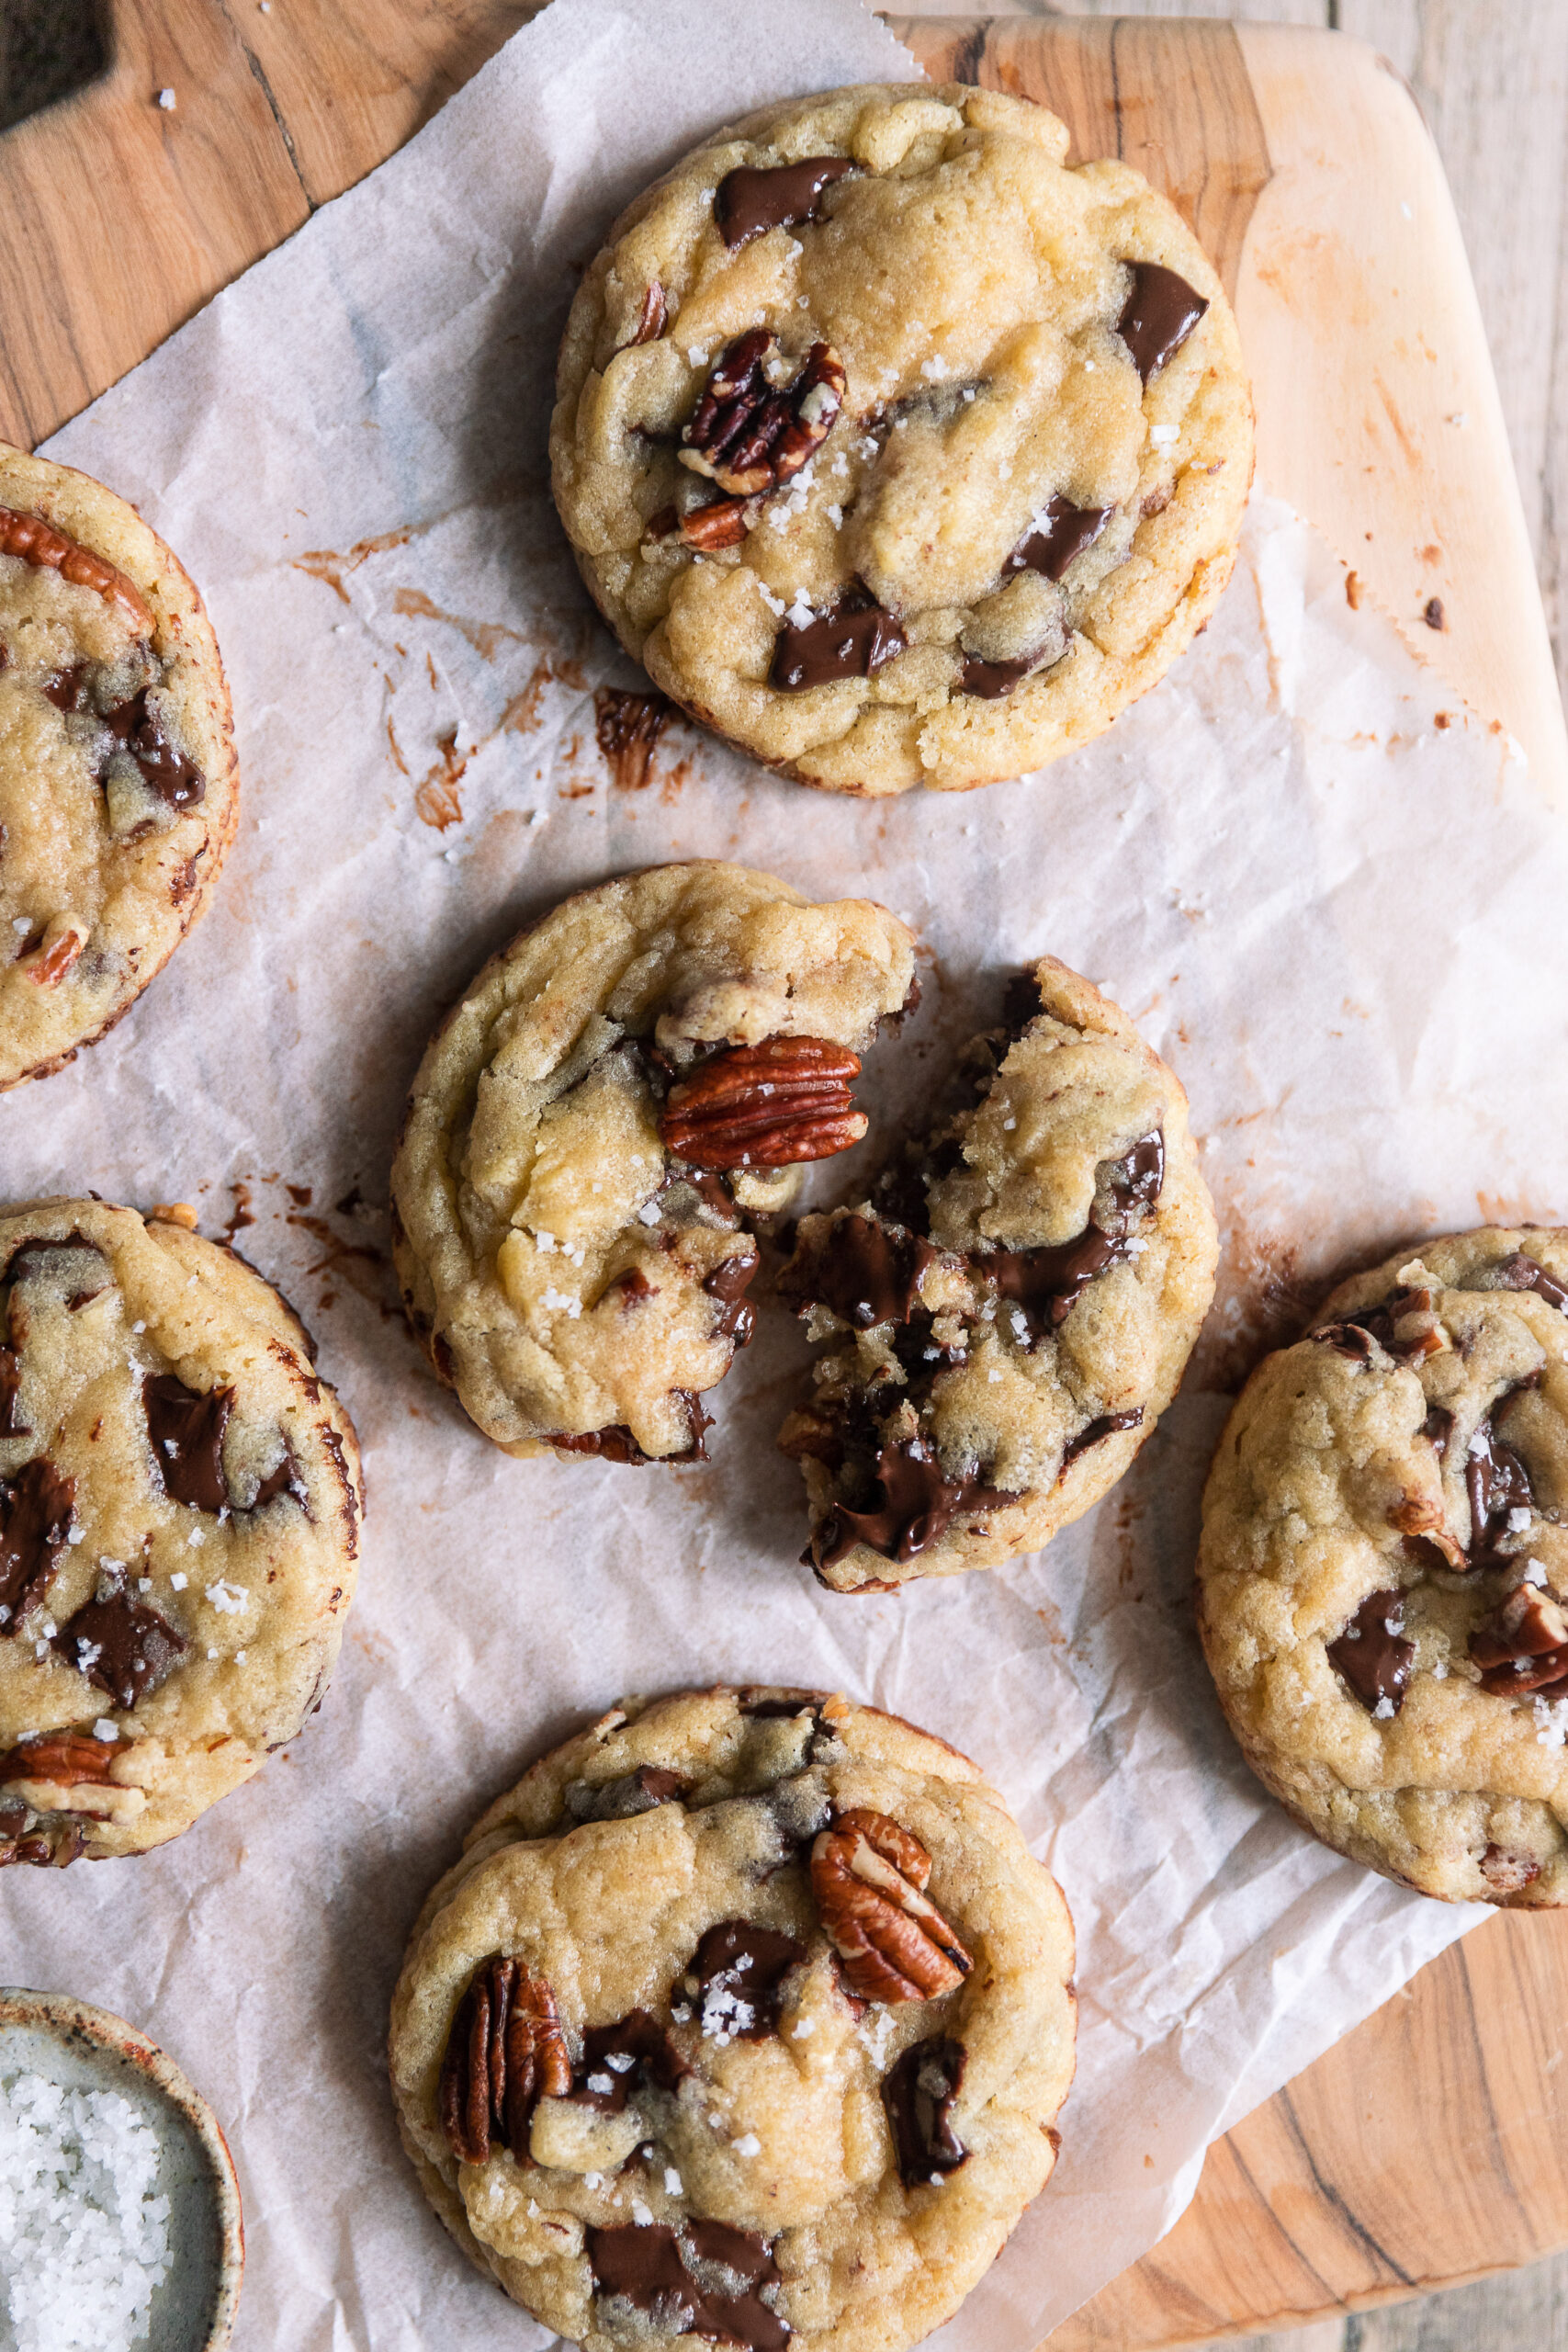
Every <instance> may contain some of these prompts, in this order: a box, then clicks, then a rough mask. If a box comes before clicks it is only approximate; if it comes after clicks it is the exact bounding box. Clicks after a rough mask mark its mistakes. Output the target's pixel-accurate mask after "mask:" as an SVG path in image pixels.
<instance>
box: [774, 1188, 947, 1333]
mask: <svg viewBox="0 0 1568 2352" xmlns="http://www.w3.org/2000/svg"><path fill="white" fill-rule="evenodd" d="M937 1255H938V1253H937V1251H936V1250H934V1249H933V1248H932V1247H931V1243H930V1242H929V1241H926V1240H922V1239H921V1238H920V1237H919V1235H918V1234H913V1233H906V1234H895V1233H890V1232H889V1231H888V1229H887V1227H886V1226H885V1225H883V1224H881V1223H880V1222H879V1221H877V1220H876V1219H874V1218H872V1217H865V1216H844V1217H840V1218H839V1219H838V1221H837V1222H836V1223H835V1224H833V1225H831V1226H829V1228H828V1231H827V1233H826V1234H825V1235H823V1236H821V1237H820V1238H818V1239H817V1240H816V1241H814V1242H812V1243H809V1244H807V1245H806V1246H805V1247H804V1248H800V1249H797V1250H796V1251H795V1257H794V1259H793V1260H792V1261H791V1262H790V1264H789V1265H787V1266H786V1267H785V1268H784V1272H783V1273H782V1274H781V1275H780V1276H779V1281H778V1291H779V1296H780V1297H781V1298H782V1299H784V1301H785V1302H786V1303H787V1304H788V1305H789V1306H793V1307H794V1308H795V1310H796V1312H797V1313H800V1314H804V1313H805V1312H806V1311H807V1308H808V1307H811V1306H826V1307H829V1308H830V1309H831V1310H832V1312H833V1313H834V1314H835V1315H836V1316H837V1317H839V1319H840V1322H842V1323H848V1324H851V1325H852V1327H853V1328H854V1329H856V1330H857V1331H866V1330H870V1329H872V1327H873V1326H874V1324H877V1323H907V1322H908V1319H909V1317H910V1315H911V1314H912V1313H913V1312H914V1310H915V1308H916V1306H917V1305H918V1303H919V1283H920V1276H921V1275H922V1274H923V1273H924V1272H925V1270H926V1268H927V1267H928V1266H931V1265H934V1264H935V1262H936V1259H937Z"/></svg>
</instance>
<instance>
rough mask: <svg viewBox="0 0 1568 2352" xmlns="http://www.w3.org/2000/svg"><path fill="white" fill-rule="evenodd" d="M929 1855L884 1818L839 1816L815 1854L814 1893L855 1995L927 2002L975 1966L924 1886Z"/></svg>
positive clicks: (864, 1814)
mask: <svg viewBox="0 0 1568 2352" xmlns="http://www.w3.org/2000/svg"><path fill="white" fill-rule="evenodd" d="M930 1878H931V1856H930V1855H929V1854H928V1853H927V1851H926V1849H925V1848H924V1847H923V1846H922V1845H921V1843H920V1841H919V1838H916V1837H914V1836H912V1835H911V1833H910V1832H909V1831H908V1829H905V1828H903V1827H901V1826H900V1825H899V1824H898V1823H897V1821H892V1820H889V1818H888V1816H887V1815H886V1814H885V1813H871V1812H867V1811H865V1810H864V1809H863V1808H860V1807H857V1808H855V1809H854V1810H852V1812H849V1813H841V1814H840V1815H839V1817H838V1819H837V1820H836V1821H835V1822H834V1824H833V1826H832V1827H831V1828H830V1829H825V1830H824V1831H823V1832H822V1834H821V1836H820V1837H819V1838H818V1840H817V1842H816V1844H815V1845H814V1846H813V1847H812V1849H811V1892H812V1894H813V1895H814V1896H815V1898H816V1902H817V1908H818V1912H819V1913H820V1915H821V1919H822V1925H823V1927H824V1928H826V1929H827V1932H828V1939H829V1942H830V1943H831V1945H832V1947H833V1949H834V1951H836V1952H837V1953H838V1955H839V1959H840V1962H841V1963H842V1968H843V1976H844V1982H845V1984H846V1985H848V1987H849V1989H850V1991H851V1992H852V1993H856V1994H859V1995H860V1996H861V1998H862V1999H863V2000H868V2001H929V2000H932V1999H934V1998H935V1997H936V1996H937V1995H938V1994H941V1993H951V1992H953V1991H954V1990H955V1989H956V1987H957V1986H958V1985H962V1984H963V1982H964V1978H965V1977H966V1976H967V1975H968V1973H969V1971H970V1970H971V1969H972V1968H973V1966H974V1965H975V1963H974V1961H973V1960H972V1958H971V1957H970V1955H969V1953H968V1952H967V1951H965V1950H964V1946H963V1944H962V1943H960V1941H959V1939H958V1938H957V1937H956V1936H955V1935H954V1933H953V1929H952V1928H950V1927H949V1926H948V1924H947V1921H946V1920H945V1919H944V1918H943V1917H942V1913H941V1912H940V1911H939V1910H938V1909H937V1907H936V1905H935V1904H934V1903H931V1902H929V1901H928V1900H927V1897H926V1894H925V1889H926V1886H927V1883H929V1881H930Z"/></svg>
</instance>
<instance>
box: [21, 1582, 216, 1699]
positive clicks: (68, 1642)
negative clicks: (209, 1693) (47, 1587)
mask: <svg viewBox="0 0 1568 2352" xmlns="http://www.w3.org/2000/svg"><path fill="white" fill-rule="evenodd" d="M99 1589H100V1591H101V1590H102V1587H101V1586H100V1588H99ZM54 1646H55V1648H56V1649H57V1650H58V1651H59V1653H60V1655H61V1657H62V1658H63V1659H64V1660H65V1663H66V1665H67V1666H73V1667H74V1668H76V1671H77V1672H78V1674H83V1675H85V1677H86V1679H87V1680H88V1681H89V1682H92V1683H96V1686H97V1688H98V1689H99V1690H100V1691H107V1692H108V1695H109V1697H110V1698H111V1699H112V1700H113V1702H114V1703H115V1705H116V1706H117V1707H125V1708H130V1707H134V1706H135V1705H136V1704H137V1703H138V1702H139V1701H141V1700H142V1699H144V1698H145V1697H146V1696H147V1693H148V1692H149V1691H156V1689H157V1688H158V1685H159V1684H160V1683H161V1682H164V1681H166V1680H167V1679H168V1678H169V1676H170V1675H171V1674H172V1673H173V1672H174V1670H175V1667H176V1666H178V1664H179V1662H180V1660H181V1658H182V1657H184V1655H185V1653H186V1649H187V1648H188V1647H189V1644H188V1643H187V1642H186V1638H185V1635H184V1634H179V1633H176V1632H175V1628H174V1627H173V1625H171V1624H170V1623H169V1622H168V1619H167V1618H166V1617H160V1616H159V1614H158V1611H156V1610H155V1609H149V1608H147V1607H146V1605H145V1604H144V1603H143V1602H142V1601H140V1600H131V1598H130V1594H129V1593H128V1592H124V1591H111V1592H109V1593H108V1594H107V1596H106V1598H105V1599H103V1600H89V1601H88V1602H87V1604H86V1606H85V1608H83V1609H78V1611H76V1614H75V1616H74V1617H73V1618H72V1620H71V1622H70V1623H69V1624H67V1625H64V1626H62V1628H61V1630H60V1632H59V1633H58V1634H56V1635H55V1637H54Z"/></svg>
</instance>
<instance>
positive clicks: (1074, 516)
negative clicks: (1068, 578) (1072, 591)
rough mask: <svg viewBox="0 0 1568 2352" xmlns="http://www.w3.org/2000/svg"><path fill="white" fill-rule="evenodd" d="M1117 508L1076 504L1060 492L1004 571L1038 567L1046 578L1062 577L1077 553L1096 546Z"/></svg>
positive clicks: (1024, 537) (1048, 504)
mask: <svg viewBox="0 0 1568 2352" xmlns="http://www.w3.org/2000/svg"><path fill="white" fill-rule="evenodd" d="M1115 511H1116V510H1115V508H1114V507H1113V506H1075V505H1074V504H1073V502H1072V500H1071V499H1070V498H1063V497H1062V496H1060V494H1058V495H1057V496H1056V497H1055V498H1053V499H1051V500H1049V501H1048V502H1047V503H1046V505H1045V507H1044V509H1043V513H1042V514H1040V515H1036V516H1035V517H1034V520H1033V521H1032V524H1031V525H1030V526H1029V529H1028V530H1027V531H1026V532H1025V533H1024V535H1023V537H1022V538H1021V539H1020V541H1019V543H1018V545H1017V547H1015V548H1014V549H1013V551H1012V553H1011V554H1010V556H1009V558H1008V560H1007V561H1006V563H1005V564H1004V565H1003V566H1002V569H1003V571H1038V572H1041V573H1043V576H1044V577H1045V578H1046V579H1047V580H1060V578H1061V576H1062V574H1063V572H1064V571H1066V568H1067V566H1068V564H1069V563H1071V562H1072V560H1073V559H1074V557H1075V556H1080V555H1082V554H1083V552H1084V550H1085V548H1091V547H1093V545H1094V543H1095V541H1096V539H1098V538H1099V537H1100V533H1101V532H1102V531H1103V530H1104V528H1105V526H1106V525H1107V523H1109V521H1110V520H1111V515H1113V514H1114V513H1115Z"/></svg>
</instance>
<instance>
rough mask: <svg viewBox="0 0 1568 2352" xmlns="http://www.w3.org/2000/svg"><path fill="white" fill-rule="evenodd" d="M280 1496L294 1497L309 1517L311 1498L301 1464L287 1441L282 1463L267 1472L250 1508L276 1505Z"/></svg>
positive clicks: (259, 1508)
mask: <svg viewBox="0 0 1568 2352" xmlns="http://www.w3.org/2000/svg"><path fill="white" fill-rule="evenodd" d="M279 1495H292V1496H293V1498H294V1499H295V1501H296V1502H297V1503H299V1504H300V1505H301V1506H302V1508H303V1509H304V1510H305V1512H306V1515H307V1517H309V1515H310V1498H309V1496H308V1493H307V1490H306V1486H305V1481H304V1479H303V1478H302V1477H301V1476H300V1475H299V1464H298V1462H296V1461H295V1459H294V1451H293V1448H292V1447H291V1446H290V1445H289V1444H288V1442H287V1441H286V1442H285V1443H284V1448H283V1459H282V1461H281V1462H280V1463H279V1464H277V1466H276V1469H274V1470H269V1471H268V1472H267V1474H266V1476H265V1478H264V1479H263V1480H262V1482H261V1484H260V1486H259V1487H257V1488H256V1491H255V1494H254V1497H253V1498H252V1500H251V1505H250V1508H251V1509H252V1510H261V1508H262V1505H263V1504H264V1503H275V1502H276V1500H277V1498H278V1497H279Z"/></svg>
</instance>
